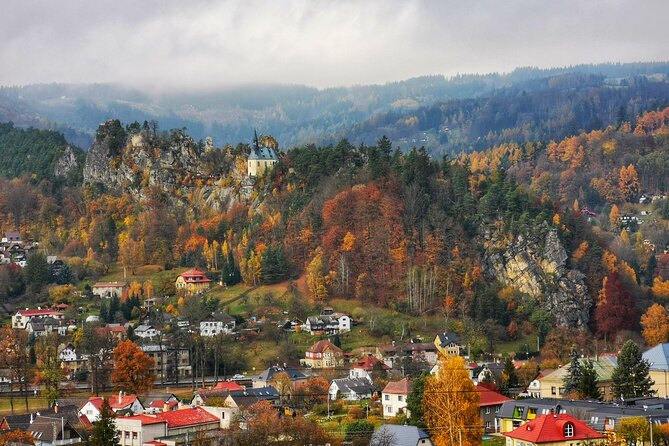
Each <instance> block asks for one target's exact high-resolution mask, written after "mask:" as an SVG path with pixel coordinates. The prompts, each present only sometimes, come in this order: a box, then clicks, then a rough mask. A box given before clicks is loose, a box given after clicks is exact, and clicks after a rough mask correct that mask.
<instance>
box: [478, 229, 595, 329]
mask: <svg viewBox="0 0 669 446" xmlns="http://www.w3.org/2000/svg"><path fill="white" fill-rule="evenodd" d="M541 234H545V235H541ZM483 244H484V249H485V253H484V264H483V266H484V272H485V274H486V275H487V276H488V277H491V278H496V279H498V280H500V281H501V282H503V283H505V284H506V285H509V286H513V287H515V288H517V289H518V290H519V291H521V292H523V293H526V294H528V295H530V296H532V297H534V298H535V299H536V300H537V303H538V305H540V306H541V308H543V309H545V310H546V311H548V312H550V313H551V314H552V315H553V317H554V318H555V322H556V323H557V324H559V325H566V326H570V327H583V326H585V325H587V323H588V321H589V315H590V309H591V308H592V305H593V302H592V298H591V297H590V295H589V294H588V289H587V286H586V285H585V281H584V279H585V276H584V274H583V273H581V272H580V271H578V270H573V269H572V270H570V269H568V268H567V258H568V256H567V252H566V251H565V249H564V246H563V245H562V243H561V242H560V239H559V237H558V233H557V230H555V229H548V228H547V227H542V228H539V230H537V231H535V232H534V233H533V234H527V235H519V236H517V237H516V238H515V239H513V240H510V241H506V242H501V237H500V236H499V234H490V233H486V236H485V237H484V243H483Z"/></svg>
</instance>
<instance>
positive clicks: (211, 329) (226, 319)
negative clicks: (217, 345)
mask: <svg viewBox="0 0 669 446" xmlns="http://www.w3.org/2000/svg"><path fill="white" fill-rule="evenodd" d="M234 331H235V319H234V318H232V317H230V316H228V315H227V314H225V313H215V314H212V315H211V316H209V317H208V318H207V319H205V320H203V321H202V322H200V336H216V335H219V334H221V333H223V334H231V333H233V332H234Z"/></svg>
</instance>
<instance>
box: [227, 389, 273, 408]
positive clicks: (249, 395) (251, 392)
mask: <svg viewBox="0 0 669 446" xmlns="http://www.w3.org/2000/svg"><path fill="white" fill-rule="evenodd" d="M280 399H281V395H279V391H278V390H276V388H274V387H272V386H267V387H258V388H255V389H244V390H233V391H231V392H230V394H229V395H228V396H227V397H226V398H225V405H226V406H227V407H232V408H234V409H239V410H242V409H244V408H249V407H251V406H253V405H254V404H255V403H257V402H259V401H268V402H269V403H270V404H272V405H273V406H278V405H279V402H280Z"/></svg>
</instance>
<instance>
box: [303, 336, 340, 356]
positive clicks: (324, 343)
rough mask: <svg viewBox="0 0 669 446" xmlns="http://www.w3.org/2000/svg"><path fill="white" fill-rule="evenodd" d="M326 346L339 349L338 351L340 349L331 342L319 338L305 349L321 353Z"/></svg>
mask: <svg viewBox="0 0 669 446" xmlns="http://www.w3.org/2000/svg"><path fill="white" fill-rule="evenodd" d="M326 348H330V349H331V350H335V351H337V350H339V351H340V352H341V351H342V349H340V348H339V347H337V346H336V345H334V344H333V343H332V342H330V341H328V340H327V339H323V340H320V341H318V342H316V343H315V344H314V345H312V346H311V347H309V350H307V351H308V352H309V353H323V352H324V351H325V349H326Z"/></svg>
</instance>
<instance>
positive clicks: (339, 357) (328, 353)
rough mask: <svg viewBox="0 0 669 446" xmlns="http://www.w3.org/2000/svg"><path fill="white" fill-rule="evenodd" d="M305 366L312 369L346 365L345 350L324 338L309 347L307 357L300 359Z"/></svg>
mask: <svg viewBox="0 0 669 446" xmlns="http://www.w3.org/2000/svg"><path fill="white" fill-rule="evenodd" d="M300 363H301V365H302V366H303V367H309V368H312V369H333V368H338V367H343V366H344V352H343V351H342V349H340V348H339V347H337V346H336V345H334V344H333V343H332V342H330V341H328V340H326V339H324V340H321V341H318V342H316V343H315V344H314V345H312V346H311V347H309V349H308V350H307V352H306V353H305V358H304V359H302V360H300Z"/></svg>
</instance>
